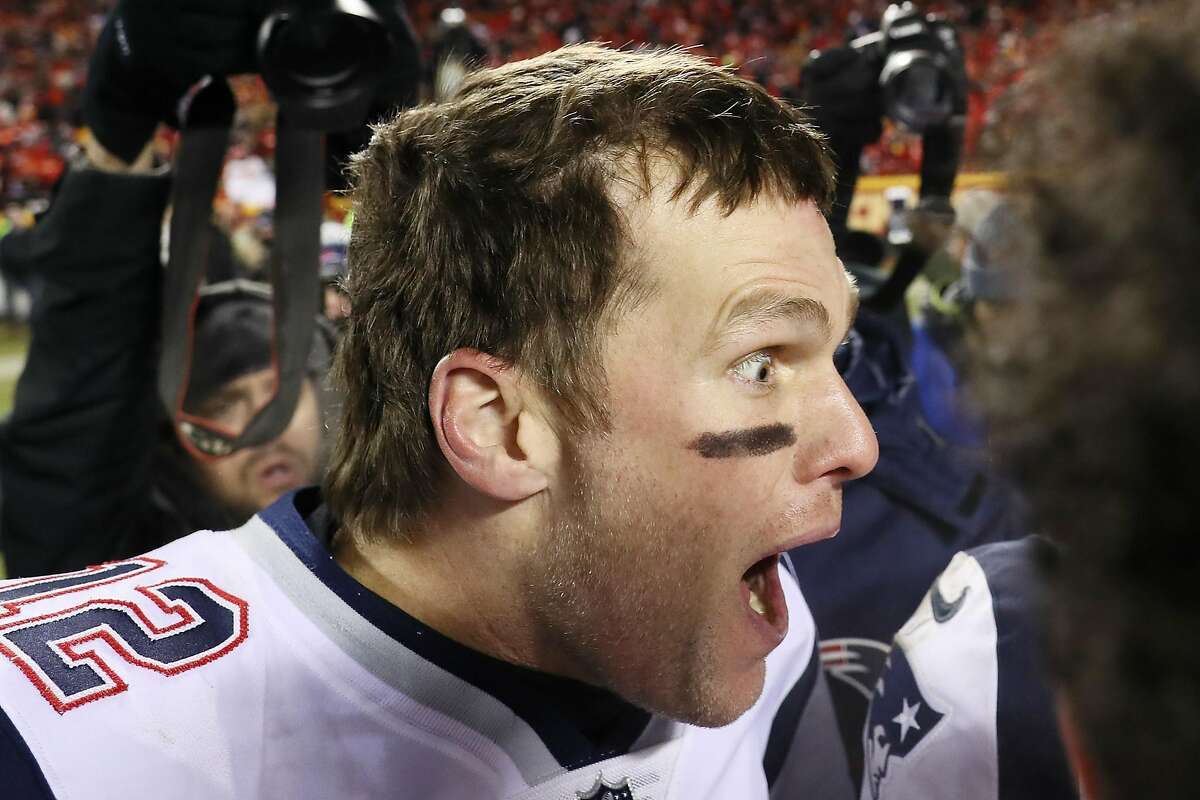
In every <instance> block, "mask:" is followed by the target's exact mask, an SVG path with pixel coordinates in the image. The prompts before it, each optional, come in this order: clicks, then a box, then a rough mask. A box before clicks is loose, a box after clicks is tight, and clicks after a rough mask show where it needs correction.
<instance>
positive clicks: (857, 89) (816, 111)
mask: <svg viewBox="0 0 1200 800" xmlns="http://www.w3.org/2000/svg"><path fill="white" fill-rule="evenodd" d="M803 90H804V103H805V105H807V106H809V108H808V109H807V110H808V112H809V113H810V114H812V116H813V119H814V120H816V123H817V126H818V127H819V128H821V130H823V131H825V133H826V134H828V135H829V136H830V137H831V138H836V137H845V138H847V139H849V140H851V141H853V142H854V143H855V144H857V145H859V146H860V147H861V146H862V145H865V144H870V143H871V142H874V141H876V140H878V139H879V136H880V135H881V134H882V133H883V93H882V91H881V90H880V88H879V73H878V71H877V70H876V69H875V68H874V67H873V65H872V64H871V62H870V60H869V59H868V58H867V57H866V56H864V55H863V54H862V53H860V52H858V51H857V50H855V49H854V48H852V47H836V48H833V49H830V50H822V51H821V52H819V53H817V54H815V55H814V56H813V57H812V58H810V59H809V61H808V63H807V64H806V65H805V66H804V74H803Z"/></svg>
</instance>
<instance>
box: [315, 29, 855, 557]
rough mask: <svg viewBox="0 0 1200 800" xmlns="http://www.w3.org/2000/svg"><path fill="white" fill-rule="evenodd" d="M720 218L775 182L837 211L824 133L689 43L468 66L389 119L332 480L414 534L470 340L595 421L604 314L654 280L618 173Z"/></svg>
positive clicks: (358, 213) (583, 420)
mask: <svg viewBox="0 0 1200 800" xmlns="http://www.w3.org/2000/svg"><path fill="white" fill-rule="evenodd" d="M659 160H665V161H666V162H667V163H668V164H670V165H671V166H672V167H673V168H674V169H673V175H674V176H675V178H674V180H675V185H674V187H673V193H672V196H671V197H672V199H673V200H680V199H684V198H685V195H686V199H688V200H690V202H691V203H692V207H693V208H695V207H696V206H698V205H699V204H700V203H701V202H703V201H704V200H707V199H710V198H714V199H715V200H716V201H717V202H718V203H719V204H720V206H721V208H722V209H723V210H725V211H726V212H727V213H728V212H730V211H733V210H734V209H735V208H737V207H738V206H740V205H742V204H744V203H747V202H749V201H752V200H753V199H754V198H755V197H757V196H758V195H759V194H760V193H763V192H770V193H771V194H773V195H774V196H778V197H780V198H783V199H787V200H789V201H794V202H801V201H804V200H813V201H815V202H816V203H818V205H820V206H821V207H822V209H824V208H826V207H827V206H828V203H829V201H830V198H831V194H832V186H833V177H832V168H831V165H830V161H829V157H828V155H827V152H826V149H825V146H824V144H823V142H822V140H821V137H820V135H819V134H818V133H816V132H815V130H814V129H813V128H812V127H811V126H810V125H809V124H808V123H807V122H806V121H805V118H804V117H803V115H802V114H801V113H800V112H799V111H797V110H796V109H794V108H792V107H790V106H788V105H786V104H784V103H782V102H780V101H779V100H776V99H775V98H773V97H771V96H770V95H768V94H767V93H766V92H765V91H764V90H763V89H762V88H760V87H759V86H756V85H755V84H752V83H750V82H748V81H746V80H744V79H742V78H739V77H737V76H736V75H734V74H733V73H732V72H730V71H728V70H726V69H722V68H720V67H717V66H714V65H712V64H709V63H707V62H706V61H704V60H702V59H700V58H698V57H696V56H693V55H691V54H688V53H686V52H683V51H680V50H669V51H649V50H642V51H636V52H623V51H618V50H612V49H608V48H605V47H601V46H598V45H578V46H572V47H565V48H562V49H560V50H557V51H555V52H552V53H548V54H546V55H543V56H539V57H537V58H533V59H530V60H528V61H521V62H515V63H512V64H508V65H506V66H503V67H500V68H498V69H493V70H484V71H480V72H477V73H475V74H473V75H472V76H470V77H468V78H467V80H466V81H465V82H464V84H463V86H462V88H461V89H460V91H459V94H458V95H457V96H456V97H455V98H454V99H452V100H450V101H448V102H445V103H441V104H436V105H426V106H422V107H418V108H415V109H413V110H410V111H407V112H404V113H401V114H400V115H399V116H397V117H396V118H395V119H393V120H392V121H390V122H387V123H385V124H382V125H380V126H378V127H377V128H376V129H375V133H374V137H373V138H372V140H371V144H370V145H369V146H368V148H367V149H366V150H365V151H363V152H362V153H359V154H358V155H357V156H356V157H355V158H354V160H353V164H352V172H353V177H354V208H355V219H354V227H353V233H352V236H351V241H350V251H349V262H350V265H351V266H350V272H349V276H348V280H347V288H348V291H349V295H350V301H351V306H352V309H353V310H352V312H351V315H350V319H349V322H348V325H347V327H346V330H345V333H344V338H343V340H342V342H341V344H340V346H339V352H338V355H337V361H336V365H335V380H338V381H340V383H341V384H342V387H341V388H342V389H343V391H344V392H345V406H344V409H343V414H342V425H341V431H340V435H339V437H338V440H337V442H336V444H335V446H334V451H333V458H332V464H331V469H330V471H329V474H328V477H327V480H326V497H327V499H328V502H329V504H330V506H331V509H332V511H333V512H334V513H335V514H336V515H337V516H338V517H339V518H340V519H341V521H342V523H343V524H344V525H346V526H349V527H350V528H351V529H352V530H355V531H358V532H361V533H365V534H368V535H370V534H387V533H393V532H397V531H402V530H404V527H405V526H406V525H409V524H411V522H412V520H413V517H414V516H415V515H417V514H419V513H420V512H421V511H422V510H423V509H424V508H426V507H427V505H428V504H429V503H430V501H431V500H432V499H433V498H434V497H435V496H436V490H437V484H438V475H439V471H440V469H441V466H440V465H441V463H442V461H443V459H442V456H441V454H440V452H439V451H438V448H437V443H436V440H435V439H434V436H433V430H432V427H431V424H430V420H429V409H428V398H427V393H428V385H429V379H430V376H431V374H432V372H433V369H434V367H435V366H436V365H437V362H438V361H439V360H440V359H441V358H442V357H443V356H445V355H446V354H448V353H450V352H451V351H453V350H455V349H457V348H463V347H471V348H477V349H478V350H481V351H483V352H485V353H488V354H490V355H492V356H494V357H496V358H497V359H500V360H502V361H504V362H506V363H508V364H511V365H514V366H519V367H520V368H521V369H522V371H523V372H524V374H525V375H527V376H528V377H529V378H531V379H532V380H533V381H534V382H535V383H536V384H537V385H539V386H540V387H541V388H542V389H544V391H545V392H546V394H547V396H548V398H549V399H550V401H551V403H552V405H553V407H554V408H555V410H556V411H557V412H558V414H559V416H560V417H561V420H559V422H561V423H562V424H563V425H564V428H565V430H567V431H571V432H581V431H586V430H603V429H604V427H605V425H606V423H607V419H606V415H605V408H604V404H603V398H604V391H605V381H604V376H603V372H602V369H601V368H600V366H599V364H600V360H599V357H598V338H599V336H598V332H599V330H600V327H601V322H602V320H605V319H611V318H613V317H614V316H615V315H616V314H617V313H619V312H620V311H622V310H628V309H629V308H630V307H632V306H633V305H635V304H636V301H637V298H638V297H639V296H645V293H646V292H648V291H651V290H652V288H653V287H649V286H645V285H644V283H643V282H641V281H639V276H638V270H637V269H636V265H635V264H634V263H632V262H633V261H634V259H633V258H631V257H630V254H629V251H630V248H629V247H628V236H627V232H626V226H625V224H624V220H623V217H622V214H621V210H620V208H619V207H618V205H617V203H616V202H615V201H614V199H613V197H612V196H611V194H610V189H611V188H612V186H613V185H614V183H615V182H618V181H620V182H622V183H623V184H626V185H628V186H631V187H633V188H634V189H637V190H640V191H641V192H642V196H644V194H645V193H646V192H649V190H650V188H651V166H652V164H653V163H654V162H657V161H659Z"/></svg>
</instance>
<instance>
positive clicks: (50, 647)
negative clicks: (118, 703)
mask: <svg viewBox="0 0 1200 800" xmlns="http://www.w3.org/2000/svg"><path fill="white" fill-rule="evenodd" d="M161 566H165V564H164V563H163V562H162V561H159V560H157V559H150V558H138V559H129V560H128V561H119V562H113V563H111V564H105V565H103V566H101V567H93V568H89V569H88V570H83V571H81V572H76V573H70V574H69V575H57V576H52V577H50V578H39V579H36V580H34V581H23V582H21V583H18V584H15V585H14V584H10V585H9V586H6V587H0V620H10V621H6V622H5V624H3V625H0V652H2V653H3V654H4V655H5V656H7V658H8V660H9V661H11V662H12V663H13V664H14V665H15V666H17V667H18V668H19V669H20V670H21V671H22V672H23V673H24V674H25V676H26V677H27V678H29V680H30V681H31V682H32V683H33V685H34V686H36V687H37V689H38V691H39V692H40V693H41V695H42V696H43V697H44V698H46V701H47V702H49V703H50V705H51V706H53V707H54V709H55V710H56V711H58V713H60V714H64V713H66V712H67V711H70V710H71V709H74V708H78V707H79V706H81V705H83V704H85V703H89V702H92V701H93V700H99V699H101V698H104V697H111V696H112V695H115V694H120V693H121V692H124V691H126V690H127V689H128V688H129V684H128V683H127V680H126V678H125V677H123V676H122V674H123V673H125V674H130V675H132V672H134V671H131V670H129V669H128V668H127V667H128V665H132V666H137V667H141V668H143V669H147V670H152V671H154V672H157V673H160V674H162V675H167V676H171V675H178V674H180V673H181V672H185V671H187V670H190V669H195V668H196V667H200V666H203V665H204V664H208V663H211V662H213V661H215V660H216V659H218V658H220V657H221V656H223V655H226V654H227V653H229V652H230V651H232V650H233V649H234V648H236V647H237V646H238V645H240V644H241V643H242V642H243V641H245V639H246V634H247V631H248V628H249V607H248V606H247V604H246V602H245V601H244V600H242V599H241V598H239V597H235V596H234V595H232V594H230V593H228V592H226V591H224V590H222V589H220V588H219V587H217V586H215V585H214V584H213V583H212V582H210V581H208V580H205V579H203V578H182V577H181V578H171V579H168V580H164V581H161V582H159V583H155V584H152V585H143V586H130V585H129V584H127V583H126V584H125V585H124V586H113V588H114V589H115V590H117V591H115V592H113V593H114V594H116V595H118V596H116V597H103V598H97V597H92V598H89V599H86V600H84V601H83V602H81V603H79V604H77V605H74V606H71V607H70V608H65V609H62V610H59V611H54V612H51V613H47V614H41V615H37V616H31V617H27V618H26V617H25V614H26V613H27V612H29V611H31V610H32V609H31V608H30V606H32V605H34V604H35V603H36V602H37V601H39V600H43V599H47V598H50V597H58V596H61V595H64V594H71V593H75V592H81V591H85V590H87V589H92V588H95V587H96V586H98V585H101V584H118V583H120V582H123V581H127V580H128V579H130V578H133V577H135V576H140V575H144V574H145V573H147V572H150V571H153V570H155V569H157V568H159V567H161ZM113 655H115V656H116V657H117V658H116V659H113V658H112V656H113ZM121 662H124V663H123V664H122V663H121ZM119 667H120V668H121V669H118V668H119Z"/></svg>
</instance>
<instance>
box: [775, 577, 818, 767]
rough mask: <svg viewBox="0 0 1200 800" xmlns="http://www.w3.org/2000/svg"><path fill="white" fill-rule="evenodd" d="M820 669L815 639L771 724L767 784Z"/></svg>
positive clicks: (782, 757)
mask: <svg viewBox="0 0 1200 800" xmlns="http://www.w3.org/2000/svg"><path fill="white" fill-rule="evenodd" d="M789 566H790V563H789ZM820 671H821V652H820V650H819V649H818V646H817V642H813V651H812V657H811V658H810V659H809V660H808V669H806V670H804V674H803V675H801V676H800V679H799V680H797V681H796V683H795V685H793V686H792V689H791V691H789V692H788V694H787V697H785V698H783V702H782V703H780V704H779V710H778V711H776V712H775V721H774V722H772V723H771V733H770V735H769V736H768V737H767V749H766V752H764V753H763V772H764V773H765V774H766V776H767V786H772V785H774V783H775V779H776V778H778V777H779V771H780V770H782V769H783V763H784V761H785V760H786V759H787V754H788V752H790V751H791V749H792V739H794V738H795V736H796V730H797V728H799V727H800V718H801V717H802V716H804V709H806V708H808V701H809V699H810V698H811V697H812V693H813V689H814V688H815V687H816V685H817V676H818V674H819V673H820Z"/></svg>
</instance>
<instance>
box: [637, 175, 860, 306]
mask: <svg viewBox="0 0 1200 800" xmlns="http://www.w3.org/2000/svg"><path fill="white" fill-rule="evenodd" d="M637 206H638V208H637V209H636V211H634V210H633V209H630V211H634V213H630V214H629V230H630V236H631V240H632V245H633V250H634V252H635V257H636V259H637V261H638V262H639V268H640V271H641V272H642V273H643V275H644V276H645V277H646V278H647V279H648V282H649V283H650V284H651V285H653V286H654V287H655V288H656V289H657V291H656V293H655V297H656V299H657V300H658V302H660V303H661V304H663V305H664V306H666V307H668V309H669V313H672V314H675V315H677V319H678V320H679V322H680V323H683V322H684V317H694V316H696V315H698V314H702V315H707V316H709V317H711V315H712V314H713V313H716V312H717V311H718V310H719V309H721V307H722V306H724V305H726V304H728V303H729V302H732V301H733V300H735V299H736V298H737V297H738V296H740V295H742V294H745V293H746V292H752V291H754V290H756V289H759V288H763V289H771V290H776V291H778V292H779V293H781V294H785V295H795V296H802V297H807V298H810V299H812V300H815V301H817V302H819V303H821V304H823V305H824V306H825V307H826V308H827V309H828V311H829V313H830V316H831V318H832V321H833V322H834V323H835V324H839V323H841V322H845V321H846V320H845V309H846V308H847V306H848V305H849V303H848V300H849V294H850V292H851V286H850V284H849V282H848V279H847V276H846V273H845V270H844V269H843V268H842V265H841V262H840V261H838V259H837V255H836V252H835V250H834V244H833V237H832V235H831V234H830V231H829V226H828V224H827V223H826V222H825V218H824V217H823V216H822V214H821V212H820V211H819V210H818V209H817V207H816V206H815V205H814V204H813V203H811V202H801V203H789V202H787V201H785V200H781V199H778V198H774V197H770V196H764V197H760V198H759V199H757V200H756V201H755V202H753V203H750V204H746V205H743V206H741V207H739V208H737V209H736V210H734V211H733V212H732V213H729V214H725V213H724V212H723V211H722V210H721V209H720V208H719V207H718V205H717V204H716V203H715V202H713V201H705V203H703V204H702V205H701V206H700V207H699V208H698V209H695V210H694V211H693V210H692V209H690V208H689V203H688V201H687V199H686V198H684V199H682V200H679V201H671V200H670V199H669V198H666V197H663V196H659V195H656V194H652V195H651V196H650V197H648V198H646V199H645V200H643V201H641V202H640V203H638V204H637ZM693 321H694V320H693Z"/></svg>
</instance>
